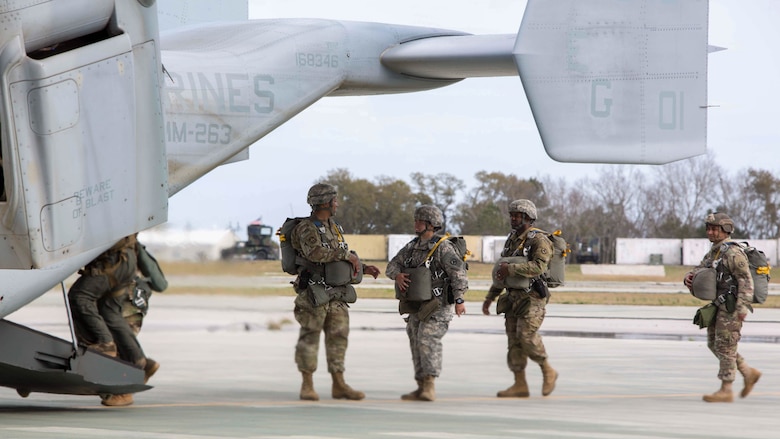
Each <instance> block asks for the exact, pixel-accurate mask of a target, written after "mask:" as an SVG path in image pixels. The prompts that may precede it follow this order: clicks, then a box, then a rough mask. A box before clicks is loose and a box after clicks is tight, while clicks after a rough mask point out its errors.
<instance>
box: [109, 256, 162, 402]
mask: <svg viewBox="0 0 780 439" xmlns="http://www.w3.org/2000/svg"><path fill="white" fill-rule="evenodd" d="M135 248H136V250H137V252H136V254H137V256H138V272H137V273H136V275H135V277H134V278H133V282H132V283H131V284H129V285H126V286H125V287H124V288H122V289H120V290H118V291H116V292H114V293H112V294H111V295H110V296H109V297H106V298H104V299H102V300H100V301H99V302H98V309H99V310H100V313H101V315H102V316H104V319H105V320H106V322H108V323H109V329H110V330H111V332H112V334H113V336H114V339H115V340H122V342H121V343H118V346H117V348H118V349H117V350H118V354H119V358H121V359H123V360H125V361H127V362H130V363H134V364H137V365H139V366H142V367H143V369H144V383H146V382H148V381H149V379H150V378H151V377H152V375H154V374H155V373H156V372H157V370H158V369H159V368H160V363H158V362H157V361H155V360H153V359H151V358H148V357H146V356H145V355H144V353H143V350H142V349H141V345H140V344H139V343H138V338H137V336H138V333H139V332H141V326H142V325H143V319H144V317H145V316H146V313H147V312H148V311H149V299H150V298H151V296H152V291H157V292H162V291H164V290H165V289H166V288H167V287H168V281H167V280H166V279H165V275H164V274H163V272H162V269H161V268H160V265H159V263H158V262H157V260H156V259H155V258H154V257H153V256H152V255H151V254H149V253H148V252H147V251H146V247H145V246H144V245H143V244H141V243H140V242H137V243H136V246H135ZM119 310H121V312H120V311H119ZM120 315H121V317H122V319H123V320H124V322H122V321H121V320H119V316H120ZM141 358H143V359H141ZM100 402H101V404H103V405H105V406H127V405H130V404H132V403H133V395H132V394H130V393H124V394H116V395H106V396H104V397H101V401H100Z"/></svg>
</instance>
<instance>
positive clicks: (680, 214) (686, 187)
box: [642, 154, 724, 238]
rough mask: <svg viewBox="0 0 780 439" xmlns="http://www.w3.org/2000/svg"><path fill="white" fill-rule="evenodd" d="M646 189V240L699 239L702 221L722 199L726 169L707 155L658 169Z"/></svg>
mask: <svg viewBox="0 0 780 439" xmlns="http://www.w3.org/2000/svg"><path fill="white" fill-rule="evenodd" d="M654 171H655V172H654V179H653V180H652V181H651V182H650V183H649V184H648V185H647V186H646V187H645V191H644V198H645V200H644V206H643V208H642V210H643V211H644V215H645V216H646V218H647V220H648V221H647V225H646V228H645V231H646V236H653V237H657V238H689V237H694V236H697V235H699V233H697V231H698V230H699V229H700V227H701V218H702V217H703V215H704V214H705V213H706V211H707V209H708V208H709V207H711V206H713V205H715V204H716V203H717V201H718V200H721V199H722V194H721V192H720V189H721V184H720V182H721V179H722V178H723V177H724V172H723V169H722V168H721V167H720V166H718V164H717V163H715V159H714V156H713V155H712V154H707V155H704V156H699V157H694V158H691V159H686V160H681V161H679V162H675V163H670V164H667V165H661V166H659V167H657V168H654Z"/></svg>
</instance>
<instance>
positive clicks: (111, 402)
mask: <svg viewBox="0 0 780 439" xmlns="http://www.w3.org/2000/svg"><path fill="white" fill-rule="evenodd" d="M100 403H101V404H103V405H105V406H108V407H124V406H127V405H130V404H132V403H133V394H132V393H123V394H120V395H109V396H107V397H106V398H101V399H100Z"/></svg>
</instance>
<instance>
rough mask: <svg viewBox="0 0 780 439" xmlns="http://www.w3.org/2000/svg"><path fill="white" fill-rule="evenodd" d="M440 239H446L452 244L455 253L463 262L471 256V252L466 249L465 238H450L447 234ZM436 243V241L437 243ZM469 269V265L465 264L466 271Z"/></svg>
mask: <svg viewBox="0 0 780 439" xmlns="http://www.w3.org/2000/svg"><path fill="white" fill-rule="evenodd" d="M441 239H446V240H448V241H450V242H451V243H452V246H453V247H455V251H456V252H457V253H458V255H459V256H460V258H461V259H463V262H466V258H468V256H469V255H470V254H471V250H469V249H468V248H467V247H466V238H464V237H462V236H451V235H450V234H449V233H447V234H445V235H444V236H442V238H441ZM437 242H438V241H437ZM468 269H469V264H468V262H466V270H468Z"/></svg>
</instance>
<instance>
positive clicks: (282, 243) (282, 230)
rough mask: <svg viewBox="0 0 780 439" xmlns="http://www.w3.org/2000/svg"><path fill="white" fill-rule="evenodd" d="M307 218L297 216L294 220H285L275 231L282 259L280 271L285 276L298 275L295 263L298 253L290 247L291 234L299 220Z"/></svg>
mask: <svg viewBox="0 0 780 439" xmlns="http://www.w3.org/2000/svg"><path fill="white" fill-rule="evenodd" d="M306 218H307V217H304V216H299V217H296V218H287V219H286V220H285V221H284V223H283V224H282V227H279V230H277V231H276V236H278V237H279V248H280V253H281V256H282V257H281V259H282V270H284V272H285V273H287V274H298V264H297V263H296V261H295V258H296V256H298V251H297V250H295V248H294V247H293V245H292V232H293V230H294V229H295V226H297V225H298V223H300V222H301V220H303V219H306Z"/></svg>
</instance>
